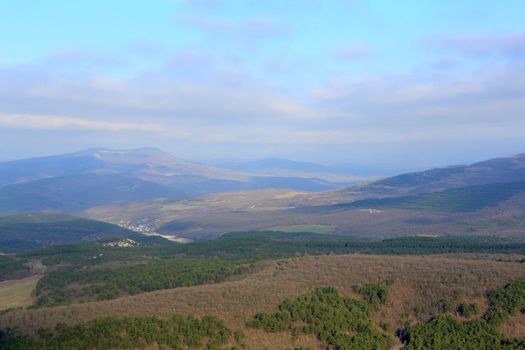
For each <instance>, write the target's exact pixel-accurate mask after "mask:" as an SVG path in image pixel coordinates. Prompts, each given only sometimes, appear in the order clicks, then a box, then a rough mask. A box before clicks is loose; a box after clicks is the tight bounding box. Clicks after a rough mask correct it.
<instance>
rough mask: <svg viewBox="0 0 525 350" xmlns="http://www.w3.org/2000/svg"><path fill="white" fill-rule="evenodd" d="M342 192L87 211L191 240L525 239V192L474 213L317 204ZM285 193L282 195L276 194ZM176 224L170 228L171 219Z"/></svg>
mask: <svg viewBox="0 0 525 350" xmlns="http://www.w3.org/2000/svg"><path fill="white" fill-rule="evenodd" d="M351 196H352V194H349V195H348V198H342V197H341V192H335V191H334V192H321V193H306V192H296V191H288V190H278V189H269V190H259V191H245V192H231V193H219V194H212V195H208V196H203V197H200V198H195V199H192V200H184V201H179V202H169V201H163V200H157V201H152V202H147V203H131V204H127V205H115V206H108V207H100V208H92V209H89V210H87V211H85V212H83V213H82V214H83V215H85V216H88V217H91V218H96V219H100V220H106V221H110V222H118V220H126V221H134V220H139V219H140V218H145V217H146V218H150V219H151V220H150V223H149V224H152V225H154V226H155V225H156V226H162V225H166V226H164V227H162V228H161V231H163V233H167V234H170V233H171V234H176V235H178V236H183V237H186V238H190V239H202V238H213V237H217V236H219V235H221V234H222V233H225V232H239V231H250V230H261V229H265V228H268V227H275V226H285V227H286V226H296V225H306V226H314V225H316V226H334V227H335V230H334V231H333V233H336V234H340V235H349V236H353V237H366V238H372V239H384V238H389V237H398V236H407V235H438V236H440V235H498V236H503V237H511V238H514V239H520V240H525V237H524V236H523V232H524V230H525V225H524V222H525V209H524V208H525V194H523V193H522V194H519V195H516V196H514V197H513V198H511V199H510V200H507V201H504V202H502V203H500V204H499V205H498V206H497V207H487V208H484V209H482V210H478V211H475V212H454V213H449V212H431V211H424V210H405V209H394V208H364V209H363V208H360V209H357V208H356V209H352V208H337V207H334V208H329V209H327V208H326V207H324V208H323V207H312V206H313V205H328V204H334V203H338V202H345V201H350V200H351V198H352V197H351ZM277 198H280V199H277ZM170 222H173V223H175V225H173V227H170V225H169V223H170Z"/></svg>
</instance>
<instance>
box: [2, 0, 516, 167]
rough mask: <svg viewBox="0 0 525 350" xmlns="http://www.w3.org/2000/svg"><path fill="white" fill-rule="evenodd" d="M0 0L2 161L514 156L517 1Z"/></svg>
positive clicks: (397, 161)
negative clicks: (118, 156) (96, 155)
mask: <svg viewBox="0 0 525 350" xmlns="http://www.w3.org/2000/svg"><path fill="white" fill-rule="evenodd" d="M0 5H2V12H1V13H0V30H2V32H3V33H4V34H3V36H4V38H5V39H4V40H2V42H0V52H1V55H0V139H1V140H2V143H1V145H2V146H3V147H1V148H0V161H8V160H15V159H23V158H32V157H37V156H47V155H52V154H64V153H71V152H74V151H78V150H83V149H88V148H93V147H98V146H100V145H104V146H107V147H109V148H113V149H134V148H141V147H145V146H147V147H155V148H159V149H162V150H164V151H166V152H168V153H170V154H173V155H175V156H177V157H180V158H182V159H188V160H193V161H198V162H210V161H213V160H217V159H229V160H249V159H263V158H280V159H292V160H296V161H306V162H313V163H319V164H360V165H369V166H370V165H374V166H378V167H383V168H391V169H399V171H400V172H401V171H407V170H408V169H426V168H432V167H443V166H448V165H453V164H470V163H473V162H476V161H481V160H486V159H491V158H497V157H503V156H511V155H514V154H519V153H520V152H523V149H524V142H523V141H524V140H525V118H524V117H523V112H522V111H523V110H525V104H524V98H523V96H525V84H524V82H525V75H524V73H523V72H525V69H523V68H525V67H524V63H523V62H524V61H523V58H524V57H525V28H524V25H523V23H522V22H523V21H522V18H521V17H522V16H520V14H521V13H523V11H524V10H525V4H524V3H523V2H520V1H509V2H508V3H506V4H505V6H497V5H495V4H493V3H491V2H488V1H481V2H480V1H471V0H469V1H464V2H460V3H457V2H452V1H430V2H425V3H424V4H423V3H420V2H417V1H407V2H403V3H395V4H393V3H392V2H389V1H375V2H372V1H367V0H337V1H334V2H330V3H325V4H319V3H316V2H312V1H304V2H298V1H287V2H281V1H268V2H264V3H260V2H255V1H250V0H247V1H231V2H226V1H221V0H193V1H171V0H161V1H158V2H155V3H154V5H152V4H138V3H133V4H129V3H127V2H123V1H115V2H111V3H110V4H107V3H105V2H101V1H93V2H89V3H66V2H63V1H59V0H51V1H48V2H45V3H44V2H36V1H29V0H27V1H20V2H7V1H1V0H0Z"/></svg>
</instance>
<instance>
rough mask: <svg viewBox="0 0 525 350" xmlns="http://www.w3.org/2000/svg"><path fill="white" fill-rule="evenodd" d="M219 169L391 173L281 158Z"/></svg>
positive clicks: (227, 164) (221, 164) (224, 165)
mask: <svg viewBox="0 0 525 350" xmlns="http://www.w3.org/2000/svg"><path fill="white" fill-rule="evenodd" d="M217 166H219V167H221V168H226V169H231V170H236V171H243V172H255V173H257V172H258V173H260V172H277V171H291V172H297V173H311V174H340V175H352V176H379V175H387V174H390V173H391V171H389V170H386V169H380V168H377V167H371V166H365V165H356V164H336V165H322V164H316V163H311V162H300V161H295V160H289V159H282V158H263V159H256V160H247V161H229V162H218V163H217Z"/></svg>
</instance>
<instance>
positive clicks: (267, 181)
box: [0, 148, 348, 212]
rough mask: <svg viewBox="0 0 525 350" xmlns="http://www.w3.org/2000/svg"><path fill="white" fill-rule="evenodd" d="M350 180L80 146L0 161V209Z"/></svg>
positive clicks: (311, 187)
mask: <svg viewBox="0 0 525 350" xmlns="http://www.w3.org/2000/svg"><path fill="white" fill-rule="evenodd" d="M347 184H348V183H344V182H342V183H338V182H330V181H326V180H321V179H315V178H304V177H291V176H256V175H254V174H248V173H243V172H239V171H235V170H230V169H224V168H219V167H214V166H210V165H204V164H199V163H195V162H189V161H185V160H182V159H179V158H176V157H174V156H172V155H171V154H169V153H166V152H163V151H160V150H158V149H155V148H142V149H134V150H112V149H108V148H95V149H89V150H84V151H80V152H75V153H70V154H64V155H57V156H50V157H42V158H31V159H25V160H17V161H10V162H4V163H0V211H35V210H38V211H42V210H58V211H65V212H75V211H79V210H83V209H87V208H90V207H94V206H100V205H106V204H111V203H127V202H135V201H145V200H153V199H158V198H168V199H181V198H187V197H193V196H197V195H204V194H209V193H216V192H226V191H241V190H252V189H261V188H270V187H276V188H289V189H295V190H305V191H322V190H328V189H334V188H337V187H340V186H343V185H347Z"/></svg>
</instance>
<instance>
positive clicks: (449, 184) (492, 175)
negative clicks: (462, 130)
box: [368, 154, 525, 193]
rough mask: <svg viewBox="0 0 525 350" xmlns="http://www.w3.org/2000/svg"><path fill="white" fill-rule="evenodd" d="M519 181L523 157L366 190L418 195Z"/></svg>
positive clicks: (524, 176) (396, 179)
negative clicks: (381, 189)
mask: <svg viewBox="0 0 525 350" xmlns="http://www.w3.org/2000/svg"><path fill="white" fill-rule="evenodd" d="M523 180H525V154H518V155H516V156H513V157H507V158H496V159H491V160H487V161H483V162H478V163H474V164H471V165H456V166H451V167H447V168H436V169H430V170H426V171H422V172H415V173H408V174H403V175H398V176H393V177H389V178H386V179H382V180H379V181H376V182H373V183H372V184H370V185H369V186H368V187H369V188H374V189H377V188H385V189H397V190H399V191H401V192H405V193H421V192H435V191H442V190H446V189H451V188H459V187H466V186H476V185H485V184H490V183H497V182H515V181H523Z"/></svg>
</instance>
